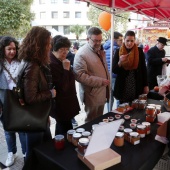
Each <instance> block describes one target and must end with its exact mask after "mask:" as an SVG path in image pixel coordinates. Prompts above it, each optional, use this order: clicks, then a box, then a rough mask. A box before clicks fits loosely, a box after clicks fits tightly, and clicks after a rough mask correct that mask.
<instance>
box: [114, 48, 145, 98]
mask: <svg viewBox="0 0 170 170" xmlns="http://www.w3.org/2000/svg"><path fill="white" fill-rule="evenodd" d="M138 50H139V64H138V68H137V69H136V70H135V80H136V98H138V96H139V95H140V94H143V90H144V87H145V86H148V81H147V70H146V63H145V57H144V53H143V50H142V49H141V48H138ZM118 62H119V49H117V50H116V52H115V55H114V59H113V67H112V71H113V73H115V74H117V78H116V82H115V87H114V94H113V96H115V98H116V99H118V100H119V99H121V96H122V95H123V91H124V90H123V89H124V86H125V79H126V77H127V75H128V73H129V71H128V70H125V69H124V68H123V67H119V66H118Z"/></svg>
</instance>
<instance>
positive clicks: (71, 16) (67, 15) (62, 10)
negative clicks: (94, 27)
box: [31, 0, 91, 40]
mask: <svg viewBox="0 0 170 170" xmlns="http://www.w3.org/2000/svg"><path fill="white" fill-rule="evenodd" d="M88 10H89V8H88V6H87V3H86V2H80V1H79V0H34V2H33V4H32V7H31V11H32V12H33V13H34V14H35V18H34V20H33V21H32V23H31V24H32V26H43V27H45V28H46V29H48V30H50V31H51V32H52V36H55V34H62V35H64V36H67V37H68V38H69V39H70V40H75V39H76V36H75V34H74V33H71V32H70V26H72V25H77V24H78V25H81V26H85V27H86V30H87V29H88V28H89V27H90V25H91V22H90V21H89V20H88V18H87V13H88ZM85 39H86V31H85V32H84V33H83V34H82V35H81V36H80V40H85Z"/></svg>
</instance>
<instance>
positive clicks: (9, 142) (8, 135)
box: [5, 131, 26, 154]
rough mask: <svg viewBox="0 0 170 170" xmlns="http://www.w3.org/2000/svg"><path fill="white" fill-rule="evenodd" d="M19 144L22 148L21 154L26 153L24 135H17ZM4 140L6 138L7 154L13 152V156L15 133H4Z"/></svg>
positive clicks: (15, 148)
mask: <svg viewBox="0 0 170 170" xmlns="http://www.w3.org/2000/svg"><path fill="white" fill-rule="evenodd" d="M18 135H19V139H20V143H21V148H22V153H23V154H25V153H26V136H25V133H18ZM5 138H6V143H7V147H8V152H13V154H15V153H16V152H17V146H16V132H8V131H5Z"/></svg>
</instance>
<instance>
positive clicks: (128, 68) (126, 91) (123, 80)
mask: <svg viewBox="0 0 170 170" xmlns="http://www.w3.org/2000/svg"><path fill="white" fill-rule="evenodd" d="M112 71H113V73H115V74H117V78H116V82H115V88H114V96H115V98H116V99H118V100H120V103H123V102H131V101H132V100H134V99H136V98H138V96H139V95H140V94H147V93H148V91H149V88H148V82H147V70H146V64H145V57H144V53H143V50H142V49H141V48H139V47H137V45H136V44H135V33H134V32H133V31H127V32H126V34H125V38H124V43H123V45H122V46H121V47H120V49H118V50H117V51H116V52H115V55H114V59H113V68H112Z"/></svg>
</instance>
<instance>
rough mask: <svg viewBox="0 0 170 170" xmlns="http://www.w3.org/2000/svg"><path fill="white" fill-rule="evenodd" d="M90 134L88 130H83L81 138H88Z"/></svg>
mask: <svg viewBox="0 0 170 170" xmlns="http://www.w3.org/2000/svg"><path fill="white" fill-rule="evenodd" d="M90 135H91V133H90V132H89V131H84V132H83V133H82V137H83V138H88V137H89V136H90Z"/></svg>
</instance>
